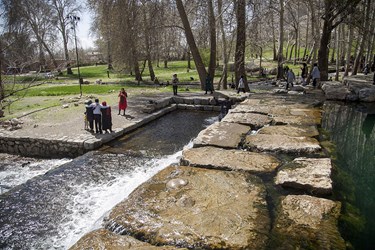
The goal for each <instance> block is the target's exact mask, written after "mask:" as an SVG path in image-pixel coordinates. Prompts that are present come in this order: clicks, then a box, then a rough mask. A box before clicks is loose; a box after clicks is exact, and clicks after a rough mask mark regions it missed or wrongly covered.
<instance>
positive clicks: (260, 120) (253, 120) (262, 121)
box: [221, 113, 272, 130]
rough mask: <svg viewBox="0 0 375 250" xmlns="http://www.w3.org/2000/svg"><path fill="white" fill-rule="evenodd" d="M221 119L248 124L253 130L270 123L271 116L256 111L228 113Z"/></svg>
mask: <svg viewBox="0 0 375 250" xmlns="http://www.w3.org/2000/svg"><path fill="white" fill-rule="evenodd" d="M221 121H222V122H230V123H239V124H243V125H249V126H250V127H251V129H254V130H255V129H259V128H261V127H263V126H265V125H268V124H270V123H271V122H272V118H270V117H269V116H267V115H263V114H256V113H243V114H241V113H229V114H227V115H226V116H225V117H224V119H223V120H221Z"/></svg>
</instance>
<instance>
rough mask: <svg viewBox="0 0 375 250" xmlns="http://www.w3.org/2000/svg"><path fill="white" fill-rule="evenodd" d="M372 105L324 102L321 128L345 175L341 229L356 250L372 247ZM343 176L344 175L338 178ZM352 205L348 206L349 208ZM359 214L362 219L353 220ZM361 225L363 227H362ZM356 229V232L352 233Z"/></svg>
mask: <svg viewBox="0 0 375 250" xmlns="http://www.w3.org/2000/svg"><path fill="white" fill-rule="evenodd" d="M374 125H375V104H357V105H343V104H337V103H329V102H326V103H325V105H324V116H323V123H322V127H323V128H324V129H326V130H328V131H329V132H330V136H331V140H332V141H333V142H334V143H335V144H336V147H337V148H336V151H337V165H338V167H339V168H340V170H341V171H342V172H343V173H345V175H347V178H341V179H342V180H345V183H344V184H343V186H342V187H340V188H341V191H343V192H344V193H345V195H344V199H345V200H346V201H348V202H349V203H343V210H344V211H348V213H351V215H349V216H346V218H347V221H348V222H350V223H351V224H349V225H348V226H345V225H344V226H342V227H341V228H342V234H343V235H344V236H346V237H348V238H349V239H350V240H351V241H352V243H353V244H354V247H355V249H374V247H375V215H374V212H375V129H374ZM341 176H343V174H341ZM349 204H351V205H349ZM356 208H357V209H358V210H359V215H360V216H361V218H357V217H353V218H351V217H350V216H353V215H354V214H355V212H356ZM363 222H364V223H363ZM351 227H354V229H357V231H356V230H353V228H351Z"/></svg>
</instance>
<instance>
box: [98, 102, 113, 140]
mask: <svg viewBox="0 0 375 250" xmlns="http://www.w3.org/2000/svg"><path fill="white" fill-rule="evenodd" d="M100 111H101V112H102V129H103V130H104V131H105V132H106V133H108V130H109V131H110V132H111V133H112V132H113V131H112V115H111V107H110V106H107V103H106V102H102V107H101V108H100Z"/></svg>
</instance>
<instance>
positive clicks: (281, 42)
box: [277, 0, 284, 79]
mask: <svg viewBox="0 0 375 250" xmlns="http://www.w3.org/2000/svg"><path fill="white" fill-rule="evenodd" d="M279 15H280V19H279V47H278V52H277V79H281V78H283V77H284V69H283V61H284V59H283V49H284V0H279Z"/></svg>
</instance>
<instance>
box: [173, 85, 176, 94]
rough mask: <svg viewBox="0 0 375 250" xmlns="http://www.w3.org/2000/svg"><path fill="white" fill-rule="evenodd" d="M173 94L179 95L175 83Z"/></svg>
mask: <svg viewBox="0 0 375 250" xmlns="http://www.w3.org/2000/svg"><path fill="white" fill-rule="evenodd" d="M173 95H177V85H176V86H175V85H173Z"/></svg>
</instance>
